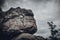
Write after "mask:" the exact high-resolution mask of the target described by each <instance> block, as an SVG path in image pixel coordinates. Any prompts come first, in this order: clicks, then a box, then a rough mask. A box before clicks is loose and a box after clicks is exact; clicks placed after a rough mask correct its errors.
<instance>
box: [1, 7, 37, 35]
mask: <svg viewBox="0 0 60 40" xmlns="http://www.w3.org/2000/svg"><path fill="white" fill-rule="evenodd" d="M2 23H3V25H4V26H5V27H3V30H4V31H7V32H9V31H10V30H18V31H20V32H22V33H30V34H34V33H35V32H36V31H37V26H36V21H35V18H34V14H33V12H32V11H31V10H27V9H21V8H20V7H17V8H10V9H9V10H8V11H6V12H5V13H4V20H3V22H2Z"/></svg>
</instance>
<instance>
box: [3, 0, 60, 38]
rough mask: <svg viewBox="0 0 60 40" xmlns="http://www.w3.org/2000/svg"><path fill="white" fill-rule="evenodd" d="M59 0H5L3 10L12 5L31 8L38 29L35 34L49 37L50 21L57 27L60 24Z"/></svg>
mask: <svg viewBox="0 0 60 40" xmlns="http://www.w3.org/2000/svg"><path fill="white" fill-rule="evenodd" d="M59 3H60V1H59V0H5V3H4V5H3V7H2V8H3V10H4V11H6V10H8V9H9V8H11V7H18V6H19V7H21V8H25V9H31V10H32V11H33V13H34V17H35V19H36V23H37V28H38V31H37V33H35V35H39V36H43V37H48V36H49V35H50V31H49V26H48V24H47V22H48V21H53V22H54V23H55V24H56V25H57V28H59V26H60V11H59V7H60V5H59Z"/></svg>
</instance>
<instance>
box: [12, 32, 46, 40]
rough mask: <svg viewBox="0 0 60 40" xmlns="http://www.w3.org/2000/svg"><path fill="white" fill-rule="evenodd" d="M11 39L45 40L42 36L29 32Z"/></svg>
mask: <svg viewBox="0 0 60 40" xmlns="http://www.w3.org/2000/svg"><path fill="white" fill-rule="evenodd" d="M12 40H45V38H43V37H42V36H35V35H32V34H29V33H22V34H20V35H19V36H16V37H15V38H13V39H12Z"/></svg>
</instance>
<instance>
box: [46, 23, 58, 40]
mask: <svg viewBox="0 0 60 40" xmlns="http://www.w3.org/2000/svg"><path fill="white" fill-rule="evenodd" d="M47 23H48V25H49V27H50V32H51V36H50V38H51V40H57V38H56V37H55V35H56V33H58V31H57V30H55V28H56V25H55V24H54V23H53V22H47Z"/></svg>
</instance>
